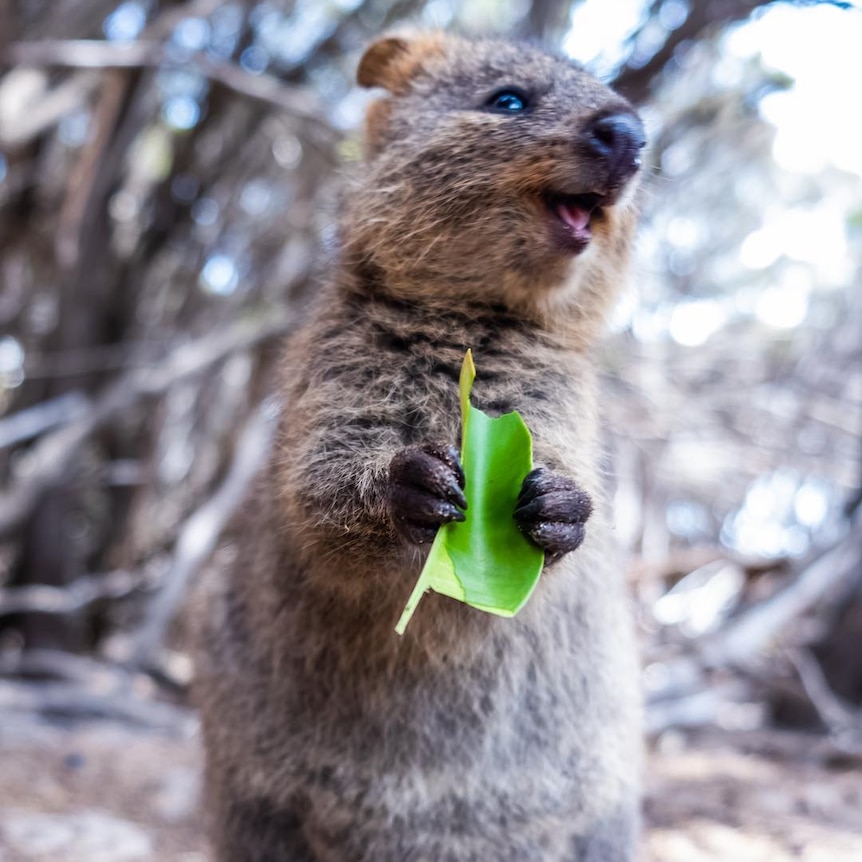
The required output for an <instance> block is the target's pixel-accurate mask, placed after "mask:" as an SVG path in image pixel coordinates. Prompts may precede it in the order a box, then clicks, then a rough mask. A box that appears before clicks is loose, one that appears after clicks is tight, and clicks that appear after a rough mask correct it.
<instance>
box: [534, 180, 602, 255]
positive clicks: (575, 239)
mask: <svg viewBox="0 0 862 862" xmlns="http://www.w3.org/2000/svg"><path fill="white" fill-rule="evenodd" d="M544 199H545V206H546V207H547V209H548V211H549V212H550V213H551V215H552V216H553V217H554V219H555V221H556V222H557V223H558V225H559V227H560V228H561V230H557V231H556V233H557V234H558V235H559V236H560V238H561V240H562V241H563V242H564V244H565V245H567V246H570V247H571V248H572V250H573V251H575V252H581V251H583V250H584V249H585V248H586V247H587V245H588V244H589V242H590V240H591V239H592V236H593V232H592V226H593V224H594V222H595V220H596V219H599V218H601V217H602V207H603V206H604V204H605V203H607V201H608V198H607V197H606V196H604V195H600V194H597V193H595V192H588V193H586V194H581V195H567V194H557V193H554V192H551V193H549V194H546V195H544Z"/></svg>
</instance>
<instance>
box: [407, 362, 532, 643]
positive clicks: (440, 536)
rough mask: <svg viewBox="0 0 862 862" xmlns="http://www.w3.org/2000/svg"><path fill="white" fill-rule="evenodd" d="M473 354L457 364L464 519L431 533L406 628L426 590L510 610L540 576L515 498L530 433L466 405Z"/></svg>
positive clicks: (513, 417)
mask: <svg viewBox="0 0 862 862" xmlns="http://www.w3.org/2000/svg"><path fill="white" fill-rule="evenodd" d="M475 378H476V368H475V366H474V365H473V354H472V352H471V351H469V350H468V351H467V355H466V356H465V357H464V364H463V365H462V367H461V384H460V392H461V464H462V466H463V467H464V477H465V480H466V481H465V485H464V495H465V496H466V498H467V511H466V520H464V521H462V522H460V523H458V522H453V523H450V524H446V525H444V526H443V527H441V528H440V529H439V530H438V531H437V536H436V538H435V539H434V543H433V544H432V545H431V551H430V553H429V554H428V559H427V560H426V562H425V566H424V568H423V569H422V572H421V574H420V575H419V580H418V581H417V582H416V586H415V587H414V588H413V592H412V593H411V594H410V598H409V599H408V601H407V604H406V606H405V607H404V612H403V613H402V614H401V619H399V620H398V625H397V626H396V627H395V631H396V632H398V634H404V630H405V629H406V628H407V623H409V622H410V618H411V617H412V616H413V612H414V611H415V610H416V606H417V605H418V604H419V600H420V599H421V598H422V596H423V595H424V594H425V593H426V592H427V591H428V590H434V592H437V593H442V594H443V595H444V596H449V597H451V598H453V599H458V601H461V602H466V603H467V604H468V605H472V606H473V607H475V608H479V609H480V610H483V611H487V612H488V613H492V614H498V615H499V616H503V617H511V616H514V615H515V614H516V613H517V612H518V611H519V610H520V609H521V608H522V607H523V606H524V604H525V603H526V601H527V599H528V598H529V597H530V594H531V593H532V592H533V589H534V588H535V586H536V583H537V582H538V580H539V575H540V574H541V572H542V566H543V564H544V561H545V555H544V552H543V551H542V550H540V549H539V548H537V547H536V546H535V545H534V544H533V543H532V542H530V541H529V540H528V539H527V538H526V537H525V536H524V535H523V533H521V531H520V530H519V529H518V526H517V524H516V523H515V519H514V516H513V514H514V511H515V503H516V501H517V499H518V494H519V493H520V490H521V484H522V483H523V481H524V478H525V477H526V476H527V474H528V473H529V472H530V470H532V468H533V438H532V437H531V436H530V432H529V431H528V430H527V426H526V425H525V424H524V420H523V419H522V418H521V416H520V415H519V414H518V413H507V414H506V415H505V416H500V417H498V418H496V419H492V418H491V417H490V416H488V415H487V414H486V413H483V412H482V411H481V410H478V409H477V408H476V407H474V406H473V405H472V404H471V403H470V390H471V389H472V388H473V381H474V380H475Z"/></svg>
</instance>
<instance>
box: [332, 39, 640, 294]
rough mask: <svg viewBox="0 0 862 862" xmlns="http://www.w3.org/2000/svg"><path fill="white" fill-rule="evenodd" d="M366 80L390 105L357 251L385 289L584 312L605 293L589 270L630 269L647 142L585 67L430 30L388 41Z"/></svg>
mask: <svg viewBox="0 0 862 862" xmlns="http://www.w3.org/2000/svg"><path fill="white" fill-rule="evenodd" d="M357 77H358V80H359V83H360V84H361V85H363V86H365V87H379V88H382V89H383V90H385V91H387V92H386V94H385V95H384V96H383V97H382V98H380V99H379V100H377V101H376V102H374V103H372V104H371V106H370V108H369V110H368V116H367V121H366V164H365V169H364V170H363V171H362V172H361V174H360V176H359V177H358V179H357V181H356V185H355V187H354V188H353V190H352V193H351V194H350V195H349V196H348V198H347V202H346V205H345V213H346V218H345V221H344V231H343V234H344V241H345V249H346V252H347V253H348V254H349V255H351V256H354V257H358V258H359V259H361V260H362V261H364V262H366V263H368V264H371V265H373V266H374V267H376V268H377V269H378V271H382V273H383V274H384V279H383V281H384V282H385V284H386V289H388V290H390V291H392V292H394V293H400V294H402V295H407V296H410V295H413V294H416V293H417V292H419V293H424V294H426V295H427V294H428V293H429V292H434V293H438V294H439V295H441V296H449V295H450V294H451V295H452V296H453V298H454V297H461V298H463V297H468V298H470V299H471V300H476V299H478V300H480V301H481V300H487V301H489V302H494V303H500V302H502V303H504V304H507V305H510V306H513V307H522V308H529V307H531V306H535V307H547V308H554V307H558V306H559V305H561V304H563V305H568V306H570V307H576V306H577V305H578V294H580V293H583V291H584V290H586V291H587V292H590V291H593V292H594V291H595V290H596V289H599V288H597V286H596V285H593V286H592V287H591V286H590V284H588V282H590V280H591V278H590V273H591V272H594V271H597V270H603V271H607V270H608V269H609V268H610V269H614V267H615V266H616V264H614V261H617V260H619V267H618V268H620V269H622V265H623V263H624V259H625V258H627V257H628V247H629V245H630V243H629V240H630V236H631V233H632V231H633V227H634V221H635V218H634V215H635V214H634V205H633V199H634V197H635V195H634V190H635V187H636V186H637V175H638V172H639V167H640V156H641V150H642V148H643V146H644V143H645V137H644V130H643V126H642V124H641V121H640V119H639V118H638V116H637V114H636V113H635V111H634V109H633V108H632V106H631V105H630V104H629V103H628V102H627V101H626V100H625V99H623V98H622V97H621V96H619V95H617V94H616V93H614V92H613V91H612V90H610V89H609V88H608V87H606V86H604V85H603V84H602V83H601V82H599V81H598V80H596V78H594V77H593V76H592V75H590V74H589V73H588V72H586V71H585V70H584V69H583V68H581V67H580V66H578V65H577V64H575V63H573V62H571V61H569V60H566V59H563V58H560V57H555V56H551V55H548V54H545V53H543V52H541V51H539V50H537V49H535V48H532V47H529V46H525V45H521V44H513V43H508V42H502V41H494V40H468V39H465V38H461V37H457V36H451V35H447V34H443V33H439V32H432V33H425V34H418V35H417V34H413V35H392V36H388V37H384V38H382V39H380V40H378V41H376V42H374V43H373V44H372V45H371V46H370V47H369V48H368V49H367V51H366V52H365V54H364V56H363V57H362V60H361V62H360V64H359V69H358V76H357ZM593 280H595V279H593ZM606 289H608V288H607V287H602V288H601V290H606ZM583 298H584V297H582V299H583Z"/></svg>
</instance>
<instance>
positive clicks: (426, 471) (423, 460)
mask: <svg viewBox="0 0 862 862" xmlns="http://www.w3.org/2000/svg"><path fill="white" fill-rule="evenodd" d="M463 487H464V471H463V470H462V469H461V463H460V461H459V459H458V453H457V451H456V450H455V449H454V448H453V447H452V446H436V445H428V446H416V447H412V448H410V449H404V450H402V451H401V452H399V453H398V454H397V455H396V456H395V457H394V458H393V459H392V463H391V464H390V466H389V494H388V503H389V511H390V515H391V517H392V523H393V524H394V525H395V527H396V529H397V530H398V531H399V532H400V533H401V534H402V535H403V536H404V537H405V538H406V539H407V540H408V541H410V542H414V543H417V544H423V543H425V542H429V541H431V540H432V539H433V538H434V535H435V534H436V532H437V529H438V527H440V526H441V525H442V524H447V523H449V522H450V521H463V520H464V519H465V515H464V513H463V512H462V511H461V510H462V509H466V508H467V500H466V498H465V497H464V491H463Z"/></svg>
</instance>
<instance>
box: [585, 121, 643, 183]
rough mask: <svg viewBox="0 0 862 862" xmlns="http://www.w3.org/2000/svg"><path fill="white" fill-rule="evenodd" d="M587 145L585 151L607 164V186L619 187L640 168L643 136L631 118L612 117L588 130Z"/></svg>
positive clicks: (637, 124) (589, 127) (588, 127)
mask: <svg viewBox="0 0 862 862" xmlns="http://www.w3.org/2000/svg"><path fill="white" fill-rule="evenodd" d="M586 142H587V148H588V149H589V150H590V151H591V152H592V153H593V154H594V155H596V156H599V158H601V159H602V160H603V161H604V162H605V163H606V164H607V166H608V171H609V181H610V184H611V185H617V186H618V185H622V183H624V182H625V181H626V180H627V179H629V177H631V176H632V175H633V174H634V173H635V172H636V171H637V169H638V168H639V167H640V165H641V155H640V153H641V150H642V149H643V147H644V144H646V135H645V134H644V127H643V123H641V121H640V120H639V119H638V118H637V117H636V116H635V115H634V114H611V116H609V117H600V118H599V119H597V120H593V122H591V123H590V124H589V125H588V126H587V130H586Z"/></svg>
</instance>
